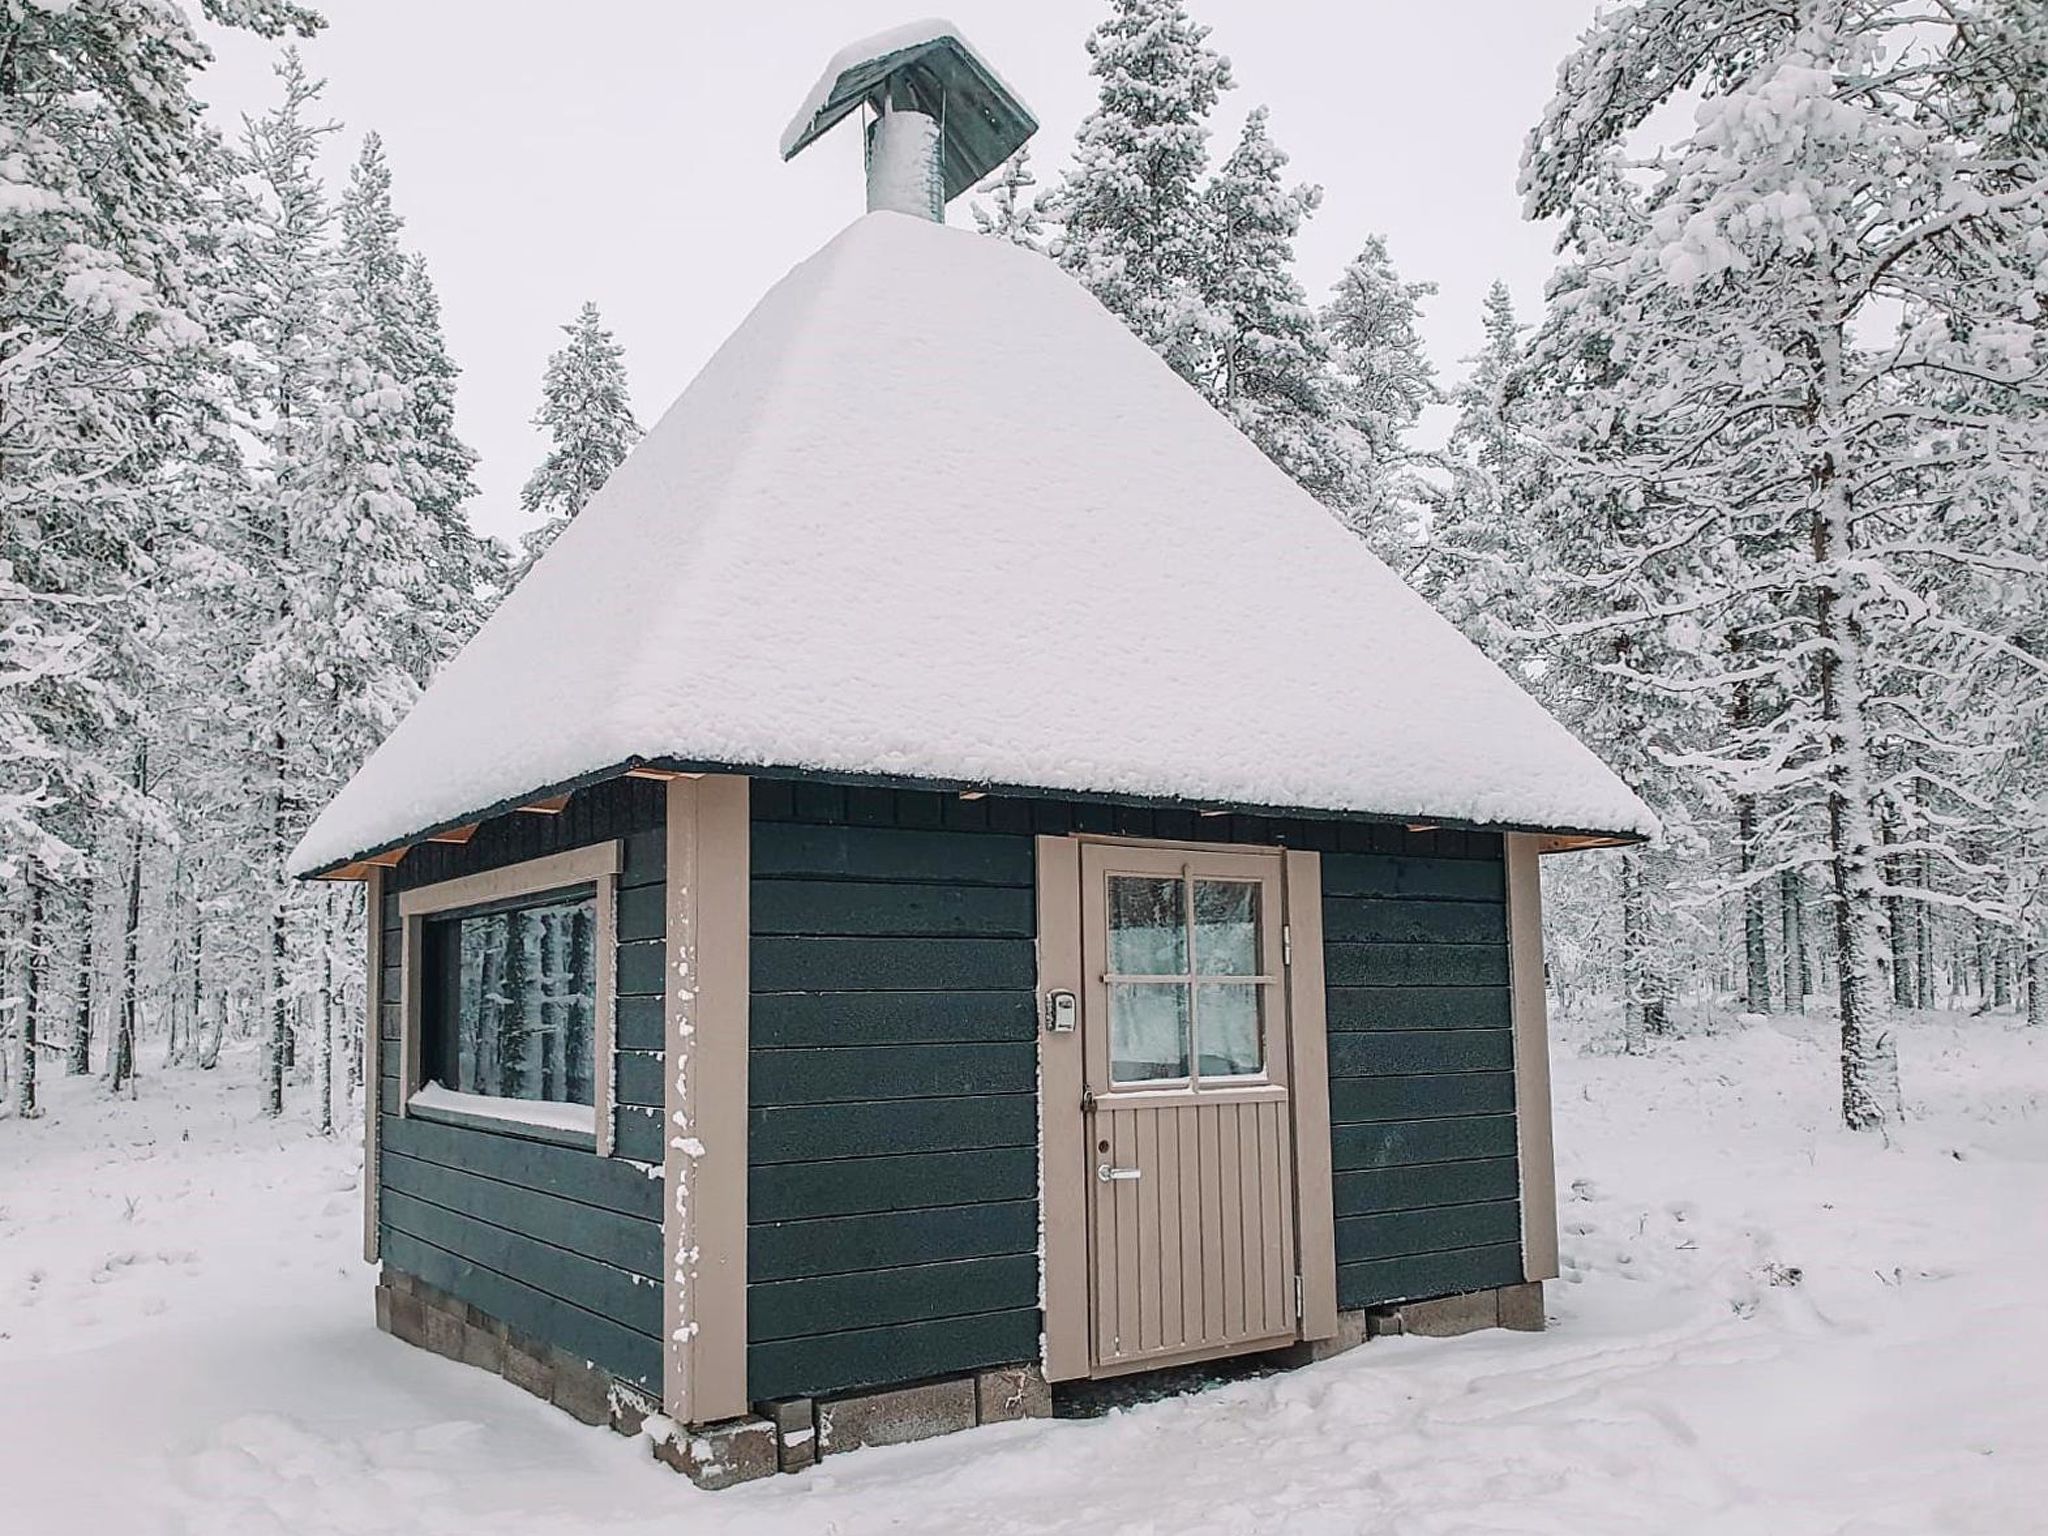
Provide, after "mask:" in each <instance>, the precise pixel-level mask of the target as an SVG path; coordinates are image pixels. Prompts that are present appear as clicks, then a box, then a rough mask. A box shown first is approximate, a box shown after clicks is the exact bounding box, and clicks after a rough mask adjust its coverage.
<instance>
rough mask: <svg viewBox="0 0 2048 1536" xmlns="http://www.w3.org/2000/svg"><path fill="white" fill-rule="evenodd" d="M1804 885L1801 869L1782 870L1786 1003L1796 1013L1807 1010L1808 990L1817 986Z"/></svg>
mask: <svg viewBox="0 0 2048 1536" xmlns="http://www.w3.org/2000/svg"><path fill="white" fill-rule="evenodd" d="M1804 887H1805V882H1804V880H1802V879H1801V877H1800V874H1799V871H1798V870H1796V869H1781V870H1779V871H1778V926H1779V933H1778V948H1779V949H1780V950H1781V951H1782V957H1781V958H1782V959H1783V961H1784V973H1785V976H1784V979H1785V1007H1786V1008H1787V1010H1789V1011H1791V1012H1795V1013H1804V1012H1805V1011H1806V994H1807V993H1809V992H1811V991H1812V990H1813V975H1812V973H1811V972H1810V971H1809V970H1808V969H1807V964H1806V909H1805V906H1804V895H1805V892H1804Z"/></svg>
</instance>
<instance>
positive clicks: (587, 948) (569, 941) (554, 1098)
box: [424, 896, 597, 1104]
mask: <svg viewBox="0 0 2048 1536" xmlns="http://www.w3.org/2000/svg"><path fill="white" fill-rule="evenodd" d="M428 927H429V929H430V932H429V934H428V936H427V939H428V943H427V952H428V954H429V955H430V956H433V957H435V959H436V961H437V966H438V969H439V970H440V973H441V974H440V975H439V976H437V977H434V978H431V979H430V981H429V983H428V985H427V987H426V989H425V994H424V995H425V997H426V999H427V1000H428V1016H427V1018H426V1020H425V1024H426V1034H427V1040H426V1042H425V1045H426V1054H427V1060H428V1071H429V1075H431V1076H432V1077H434V1078H436V1079H437V1080H438V1081H439V1082H441V1083H442V1084H443V1086H445V1087H449V1088H453V1089H455V1090H456V1091H458V1092H461V1093H482V1094H490V1095H493V1096H495V1097H498V1098H507V1099H539V1100H544V1101H547V1102H550V1103H560V1104H589V1103H592V1102H594V1100H595V1093H594V1063H593V1050H594V1037H595V1029H594V1026H595V1023H596V1009H597V968H596V964H595V955H594V953H593V950H594V946H595V941H596V935H597V923H596V903H595V900H594V898H593V897H591V896H583V897H579V898H570V899H567V900H563V899H560V898H556V899H553V900H549V901H543V902H536V903H534V904H533V905H531V906H523V907H515V908H511V909H509V910H499V911H495V912H482V913H474V914H470V915H466V916H461V917H452V918H444V919H439V920H437V921H435V922H432V923H430V924H429V925H428Z"/></svg>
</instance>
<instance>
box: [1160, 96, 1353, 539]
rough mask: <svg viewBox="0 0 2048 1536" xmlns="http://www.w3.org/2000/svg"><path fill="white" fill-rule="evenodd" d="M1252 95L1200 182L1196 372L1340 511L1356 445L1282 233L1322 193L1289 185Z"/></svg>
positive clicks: (1248, 432) (1269, 451) (1294, 230)
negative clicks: (1204, 329)
mask: <svg viewBox="0 0 2048 1536" xmlns="http://www.w3.org/2000/svg"><path fill="white" fill-rule="evenodd" d="M1266 118H1267V114H1266V109H1265V108H1264V107H1255V108H1253V109H1252V112H1251V114H1250V115H1249V116H1248V117H1247V118H1246V119H1245V125H1244V132H1243V134H1242V136H1241V137H1240V138H1239V140H1238V144H1237V148H1236V149H1235V150H1234V151H1232V153H1231V155H1230V158H1229V159H1227V160H1225V161H1224V162H1223V164H1222V165H1221V166H1220V167H1219V168H1218V169H1217V172H1216V174H1215V176H1214V177H1213V178H1212V179H1211V180H1210V182H1209V184H1208V186H1207V187H1206V188H1205V189H1204V190H1203V194H1202V210H1203V215H1204V222H1205V224H1206V226H1207V229H1208V236H1207V238H1206V239H1205V240H1204V241H1203V242H1202V251H1201V258H1200V263H1199V265H1198V267H1197V269H1196V291H1197V293H1198V294H1199V296H1200V298H1201V302H1202V306H1203V309H1204V310H1205V312H1206V313H1207V315H1208V317H1209V356H1208V359H1207V361H1206V363H1205V364H1204V365H1203V367H1202V369H1201V372H1200V374H1199V375H1198V377H1197V379H1196V383H1197V384H1198V385H1199V386H1200V387H1201V389H1202V391H1203V393H1204V394H1206V395H1208V397H1209V398H1210V400H1211V401H1212V402H1213V403H1214V404H1215V405H1216V407H1217V409H1218V410H1220V411H1222V412H1223V414H1224V415H1225V416H1228V417H1229V418H1230V420H1231V421H1232V422H1233V423H1234V424H1235V425H1236V427H1237V428H1238V430H1239V431H1241V432H1243V433H1244V434H1245V436H1247V437H1249V438H1250V439H1251V440H1252V441H1253V442H1255V443H1257V444H1258V445H1259V447H1260V448H1261V449H1262V450H1263V451H1264V452H1265V455H1266V457H1267V458H1269V459H1271V460H1272V461H1273V462H1274V463H1275V464H1278V465H1279V466H1280V467H1281V468H1282V469H1284V470H1286V471H1287V473H1288V474H1289V475H1291V476H1293V478H1294V479H1295V480H1296V481H1297V482H1298V483H1299V484H1300V485H1301V486H1302V487H1303V488H1304V489H1306V490H1307V491H1308V492H1309V493H1310V494H1311V495H1313V496H1314V497H1316V499H1317V500H1319V501H1321V502H1322V503H1323V504H1324V505H1325V506H1327V507H1329V508H1330V509H1331V510H1332V511H1334V512H1336V513H1337V514H1338V515H1339V516H1340V517H1348V516H1349V515H1350V512H1351V509H1352V494H1353V481H1354V478H1355V471H1356V459H1357V456H1358V455H1357V451H1356V446H1355V438H1354V435H1353V434H1352V432H1351V431H1350V430H1349V428H1348V426H1347V424H1346V423H1345V422H1343V421H1342V420H1340V419H1339V416H1338V412H1337V406H1336V394H1337V391H1336V388H1335V380H1334V379H1333V378H1332V376H1331V372H1330V351H1329V347H1328V345H1327V344H1326V343H1325V341H1324V338H1323V334H1322V329H1321V327H1320V326H1319V325H1318V324H1317V322H1316V313H1315V310H1314V308H1313V307H1312V306H1311V305H1310V304H1309V302H1308V295H1307V294H1306V293H1305V292H1304V291H1303V289H1302V286H1301V283H1300V281H1299V280H1298V279H1297V278H1296V277H1295V275H1294V239H1295V236H1296V235H1298V234H1299V233H1300V232H1301V226H1302V223H1303V221H1304V220H1305V219H1306V218H1307V217H1308V216H1309V214H1311V213H1312V212H1314V211H1315V208H1316V206H1317V205H1318V204H1319V203H1320V202H1321V201H1322V196H1323V194H1322V189H1321V188H1320V187H1314V186H1308V185H1301V186H1295V187H1289V186H1287V185H1286V183H1285V180H1284V179H1283V176H1282V172H1283V171H1284V170H1285V169H1286V166H1287V156H1286V155H1285V154H1284V153H1282V152H1281V150H1280V148H1279V146H1277V145H1276V144H1274V142H1273V139H1272V135H1271V134H1270V133H1269V132H1268V130H1267V125H1266Z"/></svg>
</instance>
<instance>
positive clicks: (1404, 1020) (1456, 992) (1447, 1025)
mask: <svg viewBox="0 0 2048 1536" xmlns="http://www.w3.org/2000/svg"><path fill="white" fill-rule="evenodd" d="M1325 1006H1326V1011H1327V1013H1328V1019H1327V1023H1328V1026H1329V1028H1330V1031H1331V1032H1332V1033H1333V1034H1348V1033H1349V1032H1351V1031H1352V1030H1360V1029H1507V1028H1509V1027H1511V1026H1512V1025H1513V1023H1514V1015H1513V1012H1512V1009H1511V1007H1510V1004H1509V1000H1508V989H1507V988H1506V987H1502V986H1490V987H1389V986H1378V987H1335V986H1333V987H1330V988H1329V990H1328V992H1327V993H1326V994H1325Z"/></svg>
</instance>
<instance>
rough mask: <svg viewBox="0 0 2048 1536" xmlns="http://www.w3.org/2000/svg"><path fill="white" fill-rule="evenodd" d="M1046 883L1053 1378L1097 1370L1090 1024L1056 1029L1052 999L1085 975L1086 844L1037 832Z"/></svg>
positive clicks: (1042, 1087) (1045, 1253) (1043, 1022)
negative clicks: (1084, 1092)
mask: <svg viewBox="0 0 2048 1536" xmlns="http://www.w3.org/2000/svg"><path fill="white" fill-rule="evenodd" d="M1036 844H1037V846H1036V849H1035V853H1036V864H1037V883H1038V1126H1039V1134H1038V1199H1039V1221H1040V1223H1041V1228H1042V1239H1041V1257H1040V1264H1041V1271H1040V1275H1039V1305H1040V1307H1041V1308H1042V1309H1043V1312H1044V1323H1045V1359H1044V1362H1043V1364H1044V1366H1045V1377H1046V1380H1048V1381H1073V1380H1076V1379H1078V1378H1081V1377H1084V1376H1086V1375H1087V1374H1088V1181H1087V1170H1088V1158H1087V1146H1086V1137H1085V1134H1084V1128H1083V1126H1082V1123H1081V1119H1082V1117H1081V1089H1082V1060H1081V1031H1080V1029H1079V1027H1078V1024H1079V1019H1078V1012H1077V1014H1076V1026H1077V1027H1076V1028H1074V1029H1072V1030H1070V1031H1067V1032H1064V1033H1061V1034H1054V1033H1053V1032H1052V1031H1051V1029H1050V1028H1048V1025H1049V1023H1050V1019H1051V1008H1052V1004H1051V1001H1050V999H1051V997H1052V994H1053V993H1055V992H1071V993H1072V994H1073V995H1074V998H1075V1002H1076V1006H1077V1009H1078V1005H1079V1000H1080V997H1081V990H1082V985H1081V982H1082V977H1081V844H1080V842H1079V841H1078V840H1076V839H1074V838H1071V837H1040V838H1038V839H1037V840H1036Z"/></svg>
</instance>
